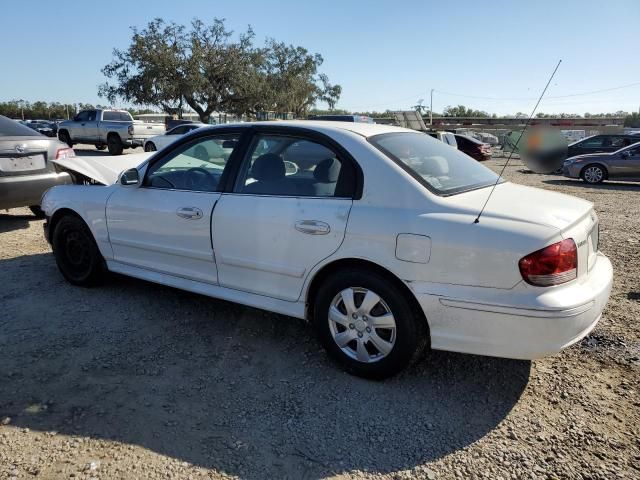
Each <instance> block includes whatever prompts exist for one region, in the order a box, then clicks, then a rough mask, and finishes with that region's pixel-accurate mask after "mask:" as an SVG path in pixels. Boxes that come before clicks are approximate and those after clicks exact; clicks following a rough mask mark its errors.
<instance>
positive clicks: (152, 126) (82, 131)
mask: <svg viewBox="0 0 640 480" xmlns="http://www.w3.org/2000/svg"><path fill="white" fill-rule="evenodd" d="M164 131H165V128H164V125H163V124H161V123H144V122H141V121H138V120H134V119H133V117H132V116H131V114H130V113H129V112H127V111H126V110H101V109H96V110H83V111H81V112H80V113H78V114H77V115H76V116H75V117H74V118H73V120H67V121H64V122H62V123H60V125H58V138H59V139H60V141H62V142H64V143H66V144H67V145H69V146H70V147H71V146H73V145H74V144H76V143H88V144H91V145H95V146H96V148H97V149H98V150H102V149H104V148H105V147H107V148H108V149H109V153H110V154H111V155H120V154H121V153H122V151H123V150H124V149H125V148H132V147H133V148H135V147H141V146H142V145H144V142H145V140H147V139H148V138H151V137H153V136H156V135H159V134H161V133H164Z"/></svg>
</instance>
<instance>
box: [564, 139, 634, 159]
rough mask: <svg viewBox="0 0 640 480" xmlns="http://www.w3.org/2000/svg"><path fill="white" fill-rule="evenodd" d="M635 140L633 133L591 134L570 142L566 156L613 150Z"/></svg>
mask: <svg viewBox="0 0 640 480" xmlns="http://www.w3.org/2000/svg"><path fill="white" fill-rule="evenodd" d="M637 141H638V137H634V136H633V135H624V134H620V135H609V134H607V135H604V134H603V135H593V136H591V137H587V138H583V139H582V140H579V141H577V142H573V143H570V144H569V146H568V147H567V158H571V157H575V156H576V155H586V154H589V153H607V152H615V151H616V150H620V149H621V148H624V147H627V146H629V145H631V144H632V143H636V142H637Z"/></svg>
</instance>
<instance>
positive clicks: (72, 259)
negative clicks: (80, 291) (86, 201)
mask: <svg viewBox="0 0 640 480" xmlns="http://www.w3.org/2000/svg"><path fill="white" fill-rule="evenodd" d="M52 240H53V241H52V246H53V254H54V256H55V258H56V263H57V264H58V268H59V269H60V272H61V273H62V275H63V276H64V278H66V279H67V280H68V281H69V282H70V283H72V284H74V285H80V286H91V285H95V284H97V283H99V282H100V281H101V280H102V279H103V277H104V274H105V272H106V267H105V263H104V259H103V258H102V255H101V254H100V250H98V246H97V245H96V242H95V240H94V239H93V235H92V234H91V231H90V230H89V227H87V225H86V224H85V223H84V222H83V221H82V220H81V219H80V218H79V217H76V216H74V215H67V216H65V217H63V218H61V219H60V220H59V221H58V223H57V224H56V225H55V230H54V231H53V239H52Z"/></svg>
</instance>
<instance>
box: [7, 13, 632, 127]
mask: <svg viewBox="0 0 640 480" xmlns="http://www.w3.org/2000/svg"><path fill="white" fill-rule="evenodd" d="M98 6H100V8H97V7H98ZM154 17H162V18H164V19H165V20H173V21H176V22H181V23H188V22H190V20H191V19H192V18H194V17H198V18H200V19H202V20H204V21H207V20H210V19H212V18H214V17H218V18H225V19H226V20H227V25H228V26H229V27H230V28H232V29H233V30H235V31H237V32H239V31H243V30H244V29H246V27H247V25H251V26H252V27H253V29H254V31H255V33H256V36H257V41H258V42H262V41H263V40H264V38H266V37H274V38H276V39H277V40H281V41H285V42H288V43H294V44H296V45H301V46H304V47H306V48H308V49H309V50H310V51H312V52H318V53H320V54H322V56H323V57H324V59H325V63H324V65H323V66H322V71H324V72H325V73H326V74H327V75H329V78H330V79H331V81H333V82H336V83H339V84H340V85H342V87H343V94H342V97H341V99H340V101H339V103H338V105H337V106H338V107H339V108H347V109H353V110H385V109H387V108H390V109H397V108H407V107H410V106H411V105H414V104H415V103H416V101H417V100H418V99H420V98H423V99H425V103H428V101H429V90H430V89H431V88H434V89H436V92H435V93H434V111H440V110H442V108H443V107H445V106H446V105H456V104H464V105H467V106H470V107H473V108H478V109H482V110H486V111H489V112H495V113H498V114H507V113H515V112H517V111H525V112H528V111H529V110H530V109H531V108H532V107H533V105H534V104H535V99H533V97H536V96H537V95H539V93H540V92H541V90H542V88H543V87H544V84H545V83H546V80H547V77H548V76H549V75H550V73H551V71H552V70H553V68H554V66H555V64H556V63H557V61H558V59H562V61H563V63H562V65H561V67H560V69H559V71H558V73H557V75H556V78H555V80H554V82H553V83H552V85H551V87H550V89H549V91H548V95H549V96H563V95H574V94H579V93H583V92H590V91H594V90H601V89H606V88H611V87H618V86H622V85H628V84H633V83H637V85H635V86H632V87H628V88H621V89H617V90H613V91H609V92H602V93H594V94H590V95H579V96H573V97H568V98H549V99H548V100H545V101H544V102H543V104H542V105H541V107H540V108H539V111H543V112H549V113H556V112H563V111H564V112H575V113H580V114H582V113H584V112H592V113H596V112H608V111H616V110H626V111H632V110H635V111H637V110H638V108H639V107H640V61H639V60H638V55H639V54H640V47H639V44H638V26H639V25H640V1H638V0H628V1H625V0H599V1H595V0H590V1H589V0H582V1H560V0H555V1H546V0H545V1H529V2H524V1H481V2H480V1H460V0H459V1H456V2H448V1H440V2H433V1H402V0H396V1H393V2H392V1H382V0H380V1H378V0H368V1H365V0H351V1H349V0H323V1H301V0H298V1H289V0H286V1H285V0H283V1H278V0H270V1H263V0H241V1H226V0H217V1H215V0H188V1H177V0H171V1H165V0H135V1H133V0H128V1H120V0H110V1H108V2H93V1H86V0H85V1H79V0H78V1H73V0H57V1H55V2H53V1H45V0H43V1H35V0H21V1H19V2H17V1H13V2H9V3H7V4H5V5H3V9H2V28H1V29H0V45H2V46H3V47H2V48H1V49H0V65H2V72H3V74H2V75H0V101H4V100H10V99H25V100H29V101H34V100H38V99H42V100H46V101H63V102H85V103H98V102H102V103H105V101H104V100H100V99H99V98H98V96H97V86H98V85H99V84H100V83H102V82H103V81H104V78H103V76H102V74H101V73H100V69H101V68H102V67H103V66H104V65H105V64H107V63H108V62H109V61H110V60H111V52H112V50H113V48H115V47H117V48H125V47H126V46H127V45H128V42H129V39H130V29H129V27H130V26H139V27H142V26H144V25H145V24H146V23H147V22H148V21H150V20H151V19H152V18H154ZM443 92H448V93H443ZM451 93H454V94H457V95H451ZM461 95H465V96H461ZM470 97H491V98H490V99H487V98H470Z"/></svg>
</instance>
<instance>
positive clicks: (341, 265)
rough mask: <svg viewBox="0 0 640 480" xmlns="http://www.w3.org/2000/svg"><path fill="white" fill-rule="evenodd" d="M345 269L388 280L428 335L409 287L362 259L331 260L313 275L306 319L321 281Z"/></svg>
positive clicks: (307, 299)
mask: <svg viewBox="0 0 640 480" xmlns="http://www.w3.org/2000/svg"><path fill="white" fill-rule="evenodd" d="M346 268H352V269H360V270H369V271H374V272H376V273H378V274H380V275H382V276H383V277H385V278H387V279H389V281H390V282H391V283H393V284H394V285H395V286H396V287H397V288H398V289H399V290H400V291H401V292H403V293H404V295H405V296H406V297H407V299H408V300H409V301H410V302H411V308H412V309H413V310H414V311H415V312H417V313H418V315H419V316H420V317H421V318H422V319H423V320H424V323H425V325H426V326H427V335H430V331H429V321H428V319H427V316H426V315H425V313H424V311H423V310H422V307H421V306H420V304H419V303H418V299H417V298H416V296H415V295H414V293H413V292H412V291H411V289H410V288H409V286H408V285H407V284H406V283H405V282H403V281H402V280H401V279H400V278H399V277H398V276H397V275H395V274H394V273H393V272H391V271H390V270H389V269H387V268H385V267H383V266H381V265H379V264H377V263H375V262H372V261H370V260H365V259H362V258H340V259H336V260H333V261H331V262H329V263H327V264H326V265H323V266H322V267H321V268H320V269H319V270H318V271H317V272H315V273H314V274H313V277H312V278H311V281H310V282H309V286H308V287H307V289H306V292H305V297H306V298H305V303H306V312H305V316H306V318H307V319H311V318H312V316H313V305H314V303H315V298H316V295H317V293H318V290H319V289H320V286H321V285H322V283H323V281H324V280H325V279H327V278H328V277H329V276H330V275H331V274H333V273H335V272H337V271H339V270H342V269H346Z"/></svg>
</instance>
